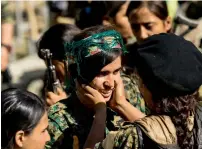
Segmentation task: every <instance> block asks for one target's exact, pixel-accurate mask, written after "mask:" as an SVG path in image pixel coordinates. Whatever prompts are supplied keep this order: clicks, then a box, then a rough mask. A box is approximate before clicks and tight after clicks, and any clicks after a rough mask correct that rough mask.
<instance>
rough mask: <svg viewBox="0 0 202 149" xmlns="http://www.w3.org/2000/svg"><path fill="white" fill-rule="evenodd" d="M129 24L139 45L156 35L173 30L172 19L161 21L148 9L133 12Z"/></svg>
mask: <svg viewBox="0 0 202 149" xmlns="http://www.w3.org/2000/svg"><path fill="white" fill-rule="evenodd" d="M129 22H130V24H131V27H132V30H133V33H134V35H135V37H136V39H137V42H138V43H141V42H142V41H143V40H144V39H146V38H148V37H150V36H152V35H154V34H159V33H167V32H168V31H169V30H170V29H171V18H170V17H167V19H166V20H161V19H160V18H158V17H157V16H156V15H155V14H154V13H152V12H151V11H150V10H149V9H148V8H146V7H141V8H138V9H135V10H133V11H131V13H130V14H129Z"/></svg>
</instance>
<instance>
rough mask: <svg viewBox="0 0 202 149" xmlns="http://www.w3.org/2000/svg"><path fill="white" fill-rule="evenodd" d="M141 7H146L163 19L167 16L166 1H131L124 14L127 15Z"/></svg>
mask: <svg viewBox="0 0 202 149" xmlns="http://www.w3.org/2000/svg"><path fill="white" fill-rule="evenodd" d="M141 7H146V8H148V9H149V11H151V12H152V13H154V14H155V15H156V16H157V17H158V18H160V19H161V20H165V19H166V18H167V17H168V8H167V4H166V1H131V2H130V4H129V6H128V9H127V12H126V15H127V16H128V17H129V15H130V13H131V12H132V11H133V10H134V9H138V8H141Z"/></svg>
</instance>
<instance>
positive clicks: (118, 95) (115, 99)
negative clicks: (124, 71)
mask: <svg viewBox="0 0 202 149" xmlns="http://www.w3.org/2000/svg"><path fill="white" fill-rule="evenodd" d="M121 102H127V101H126V97H125V92H124V85H123V81H122V79H121V77H120V78H119V79H118V80H115V89H114V92H113V96H112V99H111V100H110V101H109V106H110V108H112V109H113V110H116V107H117V106H118V105H119V104H121Z"/></svg>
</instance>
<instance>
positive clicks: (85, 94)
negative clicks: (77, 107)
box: [76, 81, 106, 108]
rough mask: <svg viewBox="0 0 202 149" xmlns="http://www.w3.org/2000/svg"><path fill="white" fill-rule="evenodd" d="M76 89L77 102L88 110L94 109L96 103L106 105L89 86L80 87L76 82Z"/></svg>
mask: <svg viewBox="0 0 202 149" xmlns="http://www.w3.org/2000/svg"><path fill="white" fill-rule="evenodd" d="M76 89H77V90H76V94H77V96H78V98H79V100H80V101H81V103H83V104H84V105H85V106H87V107H88V108H94V107H95V105H96V104H98V103H106V102H105V99H104V97H103V96H102V95H101V94H100V93H99V92H98V91H97V90H95V89H94V88H92V87H90V86H89V85H84V84H82V85H81V84H79V83H78V81H76Z"/></svg>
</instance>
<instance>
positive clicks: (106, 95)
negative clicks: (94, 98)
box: [101, 90, 112, 98]
mask: <svg viewBox="0 0 202 149" xmlns="http://www.w3.org/2000/svg"><path fill="white" fill-rule="evenodd" d="M101 94H102V96H103V97H104V98H108V97H110V96H111V95H112V90H110V91H108V92H104V91H102V92H101Z"/></svg>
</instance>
